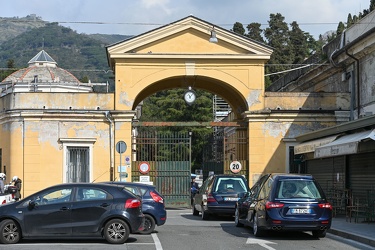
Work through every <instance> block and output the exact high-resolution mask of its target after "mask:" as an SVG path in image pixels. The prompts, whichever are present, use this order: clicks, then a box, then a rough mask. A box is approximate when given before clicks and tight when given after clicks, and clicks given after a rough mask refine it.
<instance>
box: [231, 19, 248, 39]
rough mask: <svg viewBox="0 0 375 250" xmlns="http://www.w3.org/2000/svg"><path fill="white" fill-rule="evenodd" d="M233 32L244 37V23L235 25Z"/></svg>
mask: <svg viewBox="0 0 375 250" xmlns="http://www.w3.org/2000/svg"><path fill="white" fill-rule="evenodd" d="M232 31H233V32H235V33H237V34H240V35H242V36H243V35H245V28H244V27H243V25H242V23H239V22H236V23H235V24H234V25H233V29H232Z"/></svg>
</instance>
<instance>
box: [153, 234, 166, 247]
mask: <svg viewBox="0 0 375 250" xmlns="http://www.w3.org/2000/svg"><path fill="white" fill-rule="evenodd" d="M151 236H152V238H153V239H154V242H155V247H156V250H163V247H162V246H161V243H160V240H159V238H158V236H157V235H156V233H152V234H151Z"/></svg>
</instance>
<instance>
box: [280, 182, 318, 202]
mask: <svg viewBox="0 0 375 250" xmlns="http://www.w3.org/2000/svg"><path fill="white" fill-rule="evenodd" d="M276 198H311V199H320V198H322V195H321V194H320V192H319V189H318V188H317V186H316V185H315V182H314V181H313V180H301V179H285V180H280V181H279V183H278V188H277V195H276Z"/></svg>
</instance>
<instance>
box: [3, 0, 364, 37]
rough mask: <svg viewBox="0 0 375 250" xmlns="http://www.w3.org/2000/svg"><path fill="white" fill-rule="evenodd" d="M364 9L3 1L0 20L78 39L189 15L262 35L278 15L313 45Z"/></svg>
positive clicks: (314, 3)
mask: <svg viewBox="0 0 375 250" xmlns="http://www.w3.org/2000/svg"><path fill="white" fill-rule="evenodd" d="M369 6H370V0H105V1H104V0H5V1H4V0H2V1H1V7H0V17H26V16H27V15H30V14H36V15H37V16H38V17H41V18H42V19H43V20H44V21H48V22H58V23H59V24H60V25H62V26H66V27H69V28H71V29H73V30H75V31H76V32H78V33H85V34H96V33H99V34H120V35H139V34H142V33H145V32H148V31H150V30H153V29H155V28H158V27H160V26H163V25H166V24H169V23H172V22H175V21H178V20H180V19H183V18H185V17H187V16H190V15H193V16H195V17H197V18H200V19H202V20H205V21H207V22H210V23H213V24H214V25H217V26H220V27H221V28H224V29H227V30H230V29H232V28H233V24H234V23H236V22H240V23H242V24H243V25H244V28H245V29H246V26H247V25H248V24H249V23H253V22H257V23H260V24H261V25H262V26H261V28H263V29H264V28H267V27H268V21H269V17H270V14H277V13H280V14H281V15H282V16H284V17H285V22H287V23H288V24H290V23H292V22H293V21H296V22H297V23H298V24H299V26H300V28H301V29H302V30H303V31H305V32H309V33H310V34H311V35H313V37H314V38H315V39H318V38H319V35H320V34H324V33H326V32H327V31H330V30H334V31H335V30H336V29H337V25H338V23H339V22H340V21H341V22H344V23H345V22H346V21H347V17H348V14H349V13H350V14H351V15H352V16H353V15H357V16H358V13H359V12H363V9H368V8H369Z"/></svg>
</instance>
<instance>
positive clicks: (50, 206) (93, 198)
mask: <svg viewBox="0 0 375 250" xmlns="http://www.w3.org/2000/svg"><path fill="white" fill-rule="evenodd" d="M141 208H142V201H141V200H140V199H139V197H137V196H136V195H134V194H133V193H131V192H129V191H127V190H126V189H124V188H123V187H118V186H114V185H108V184H98V183H68V184H60V185H55V186H51V187H48V188H46V189H43V190H41V191H39V192H36V193H35V194H32V195H30V196H28V197H26V198H24V199H22V200H19V201H17V202H13V203H9V204H5V205H2V206H1V207H0V242H1V243H3V244H15V243H17V242H19V241H20V240H21V238H25V239H27V238H29V239H30V238H31V239H53V238H57V239H61V238H88V237H93V238H96V237H100V238H105V239H106V240H107V241H108V242H109V243H112V244H122V243H124V242H125V241H126V240H127V239H128V237H129V233H135V232H138V231H140V230H143V224H144V214H143V213H142V209H141Z"/></svg>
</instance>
